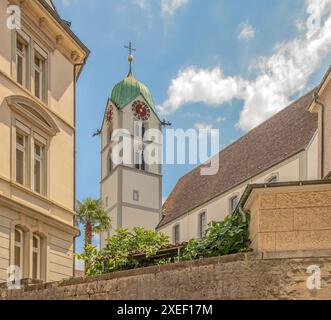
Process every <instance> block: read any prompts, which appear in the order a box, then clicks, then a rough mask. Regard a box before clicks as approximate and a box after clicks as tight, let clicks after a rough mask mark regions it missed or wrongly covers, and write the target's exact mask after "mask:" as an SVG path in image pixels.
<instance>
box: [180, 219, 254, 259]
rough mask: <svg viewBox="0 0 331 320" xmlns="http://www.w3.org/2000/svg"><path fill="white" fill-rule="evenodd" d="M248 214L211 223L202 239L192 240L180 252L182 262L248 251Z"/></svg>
mask: <svg viewBox="0 0 331 320" xmlns="http://www.w3.org/2000/svg"><path fill="white" fill-rule="evenodd" d="M249 221H250V214H249V213H244V214H243V215H242V214H239V213H235V214H233V215H230V216H228V217H226V218H225V220H224V221H221V222H211V223H210V224H209V226H208V228H207V230H206V234H205V236H204V238H203V239H193V240H191V241H190V242H188V244H187V245H186V246H185V248H184V249H183V250H182V254H181V259H182V260H195V259H197V258H198V257H200V256H203V257H214V256H223V255H228V254H234V253H240V252H248V251H250V249H249V246H250V240H249V233H248V227H249Z"/></svg>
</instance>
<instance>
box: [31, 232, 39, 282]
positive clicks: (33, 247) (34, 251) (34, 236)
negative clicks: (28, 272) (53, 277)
mask: <svg viewBox="0 0 331 320" xmlns="http://www.w3.org/2000/svg"><path fill="white" fill-rule="evenodd" d="M35 239H36V240H37V243H38V247H37V248H36V247H35V246H34V240H35ZM35 253H37V277H36V279H34V280H38V279H40V278H41V238H40V236H38V235H37V234H35V233H34V234H33V236H32V277H34V271H35V270H34V268H35V265H34V256H33V255H34V254H35Z"/></svg>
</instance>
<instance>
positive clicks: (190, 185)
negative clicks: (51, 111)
mask: <svg viewBox="0 0 331 320" xmlns="http://www.w3.org/2000/svg"><path fill="white" fill-rule="evenodd" d="M312 98H313V92H309V93H307V94H306V95H305V96H303V97H301V98H300V99H299V100H297V101H296V102H294V103H293V104H291V105H290V106H288V107H287V108H285V109H284V110H282V111H280V112H279V113H277V114H276V115H274V116H273V117H271V118H270V119H268V120H267V121H265V122H264V123H262V124H261V125H259V126H258V127H256V128H255V129H253V130H252V131H250V132H248V133H247V134H246V135H244V136H243V137H241V138H240V139H239V140H237V141H236V142H234V143H233V144H231V145H230V146H228V147H227V148H226V149H224V150H223V151H221V152H220V153H219V154H218V156H219V161H220V162H219V163H220V169H219V172H218V173H217V174H216V175H214V176H202V175H200V167H198V168H196V169H194V170H193V171H191V172H189V173H188V174H187V175H185V176H183V177H182V178H181V179H180V180H179V181H178V183H177V185H176V187H175V188H174V190H173V191H172V193H171V194H170V196H169V197H168V199H167V201H166V202H165V203H164V206H163V213H164V216H163V218H162V220H161V221H160V223H159V226H158V227H162V226H164V225H166V224H167V223H169V222H171V221H173V220H175V219H177V218H179V217H181V216H183V215H184V214H186V213H188V212H190V211H192V210H193V209H194V208H197V207H199V206H200V205H202V204H204V203H206V202H208V201H210V200H212V199H213V198H215V197H217V196H219V195H221V194H223V193H225V192H227V191H229V190H231V189H233V188H234V187H235V186H237V185H239V184H241V183H243V182H245V181H247V180H249V179H250V178H252V177H254V176H257V175H258V174H260V173H262V172H264V171H266V170H268V169H270V168H272V167H273V166H275V165H277V164H279V163H280V162H282V161H284V160H286V159H288V158H290V157H292V156H294V155H295V154H297V153H298V152H301V151H303V150H304V149H306V147H307V146H308V144H309V142H310V141H311V139H312V138H313V136H314V134H315V132H316V130H317V128H318V119H317V114H313V113H310V112H309V111H308V110H307V107H308V106H309V104H310V103H311V101H312Z"/></svg>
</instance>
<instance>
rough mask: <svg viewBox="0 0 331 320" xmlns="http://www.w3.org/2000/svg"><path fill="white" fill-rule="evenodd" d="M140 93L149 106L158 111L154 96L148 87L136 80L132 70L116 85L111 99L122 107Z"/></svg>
mask: <svg viewBox="0 0 331 320" xmlns="http://www.w3.org/2000/svg"><path fill="white" fill-rule="evenodd" d="M139 95H142V96H143V97H144V98H145V100H146V101H147V103H148V104H149V106H150V107H151V108H152V109H153V111H154V112H155V113H156V109H155V105H154V102H153V97H152V94H151V92H150V91H149V89H148V87H147V86H146V85H144V84H143V83H141V82H140V81H138V80H136V79H135V78H134V75H133V73H132V71H131V70H130V72H129V74H128V76H127V77H126V78H124V79H123V80H122V81H121V82H119V83H118V84H117V85H116V86H115V87H114V89H113V91H112V93H111V98H110V99H111V100H112V101H113V102H114V103H115V104H116V106H117V107H118V108H119V109H122V108H124V107H125V106H126V105H127V104H128V103H129V102H131V101H133V100H134V99H136V98H137V97H138V96H139Z"/></svg>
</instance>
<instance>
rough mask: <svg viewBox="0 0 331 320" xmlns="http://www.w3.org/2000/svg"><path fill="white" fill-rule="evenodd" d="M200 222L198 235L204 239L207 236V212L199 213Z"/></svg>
mask: <svg viewBox="0 0 331 320" xmlns="http://www.w3.org/2000/svg"><path fill="white" fill-rule="evenodd" d="M198 224H199V234H198V236H199V238H201V239H202V238H203V237H204V236H205V232H206V227H207V216H206V213H205V212H203V213H200V214H199V221H198Z"/></svg>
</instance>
